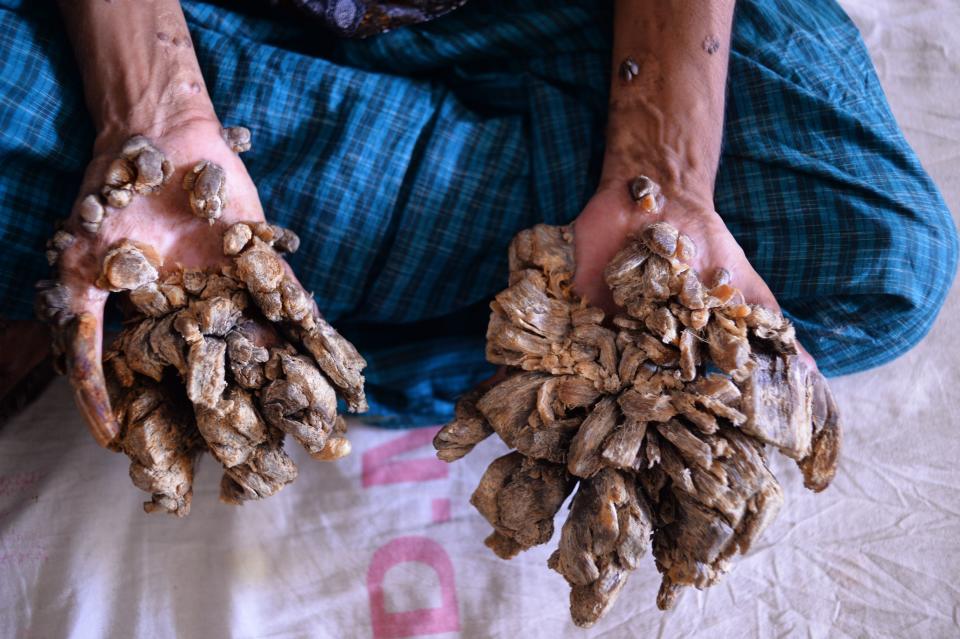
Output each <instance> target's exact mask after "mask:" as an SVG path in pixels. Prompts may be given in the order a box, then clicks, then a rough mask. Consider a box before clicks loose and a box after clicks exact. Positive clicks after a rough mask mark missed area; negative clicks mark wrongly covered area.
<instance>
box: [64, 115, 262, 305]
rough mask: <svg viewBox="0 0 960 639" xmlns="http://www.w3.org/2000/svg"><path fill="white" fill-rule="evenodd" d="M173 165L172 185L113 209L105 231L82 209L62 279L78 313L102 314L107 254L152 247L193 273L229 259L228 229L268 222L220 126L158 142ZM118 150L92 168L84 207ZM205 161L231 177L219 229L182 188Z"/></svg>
mask: <svg viewBox="0 0 960 639" xmlns="http://www.w3.org/2000/svg"><path fill="white" fill-rule="evenodd" d="M152 141H153V143H154V145H155V146H156V147H157V148H159V149H160V150H161V151H163V152H164V154H165V155H166V157H167V158H168V159H169V160H170V161H171V162H172V163H173V166H174V173H173V176H172V178H171V179H170V181H169V182H168V183H167V184H165V185H164V186H163V187H161V188H160V189H159V191H158V192H156V193H154V194H150V195H139V196H135V197H134V198H133V201H132V202H131V203H130V204H129V205H128V206H126V207H124V208H122V209H117V208H112V207H107V215H106V217H105V218H104V220H103V223H102V225H101V228H100V231H99V233H96V234H91V233H89V232H86V231H83V230H81V226H80V221H81V220H80V218H79V214H78V210H77V208H78V207H77V206H75V207H74V211H73V213H72V214H71V216H70V219H69V221H68V222H67V224H66V229H67V230H68V231H70V232H71V233H73V235H74V236H75V237H76V238H77V239H76V242H75V243H74V244H73V245H72V246H71V247H69V248H68V249H67V250H65V251H64V252H63V254H62V255H61V256H60V259H59V262H58V267H59V272H60V280H61V282H62V283H63V284H64V285H66V286H67V287H68V288H69V289H70V291H71V293H72V298H73V300H74V310H75V312H78V313H79V312H81V311H88V312H96V311H97V309H98V307H102V305H103V303H104V301H105V300H106V297H107V295H108V293H107V291H104V290H101V289H97V288H96V285H95V282H96V280H97V276H98V275H99V271H100V267H101V264H102V262H103V257H104V255H105V254H106V252H107V251H108V250H109V249H110V248H111V247H112V246H114V245H116V244H117V243H118V242H120V241H121V240H124V239H126V240H131V241H134V242H140V243H143V244H148V245H150V246H152V247H153V248H154V249H155V250H156V251H157V253H158V254H159V256H160V258H161V260H162V261H163V265H164V266H163V268H162V269H161V272H162V273H163V272H165V271H168V270H170V269H171V268H174V267H175V265H176V264H181V265H183V266H185V267H191V268H210V267H216V266H219V265H220V264H222V263H223V262H224V259H225V258H224V256H223V251H222V248H221V236H222V235H223V231H224V229H225V228H227V227H228V226H230V225H231V224H233V223H235V222H238V221H250V222H262V221H264V216H263V207H262V206H261V205H260V199H259V197H258V195H257V189H256V186H254V184H253V181H252V180H251V179H250V176H249V174H248V173H247V170H246V168H245V167H244V165H243V162H242V161H241V160H240V158H239V157H238V156H237V154H236V153H234V152H233V151H232V150H231V149H230V147H229V146H228V144H227V142H226V141H225V140H224V139H223V137H222V136H221V134H220V126H219V124H218V123H216V122H206V121H205V122H197V123H192V124H190V125H187V126H183V127H179V128H176V129H173V130H171V131H168V132H166V133H165V134H164V135H163V136H161V137H159V138H156V139H154V140H152ZM116 153H117V149H116V145H114V148H112V149H109V150H107V151H101V152H99V153H97V154H96V156H95V158H94V160H93V161H92V162H91V163H90V165H89V167H88V169H87V172H86V175H85V177H84V181H83V186H82V188H81V191H80V197H79V198H78V202H79V200H80V199H82V198H83V197H84V196H85V195H87V194H88V193H96V192H99V190H100V186H101V185H102V184H103V176H104V174H105V172H106V170H107V167H108V166H109V164H110V162H112V161H113V159H114V158H115V157H116ZM201 160H208V161H210V162H213V163H215V164H217V165H219V166H221V167H223V170H224V172H225V174H226V176H227V180H226V202H227V204H226V206H225V207H224V211H223V214H222V216H221V217H220V218H219V219H218V220H216V221H215V222H214V223H213V224H210V223H209V222H208V221H207V220H205V219H202V218H199V217H197V216H195V215H194V214H193V212H192V211H191V209H190V205H189V201H188V194H187V192H186V191H185V190H184V189H183V188H181V184H182V182H183V177H184V175H185V174H186V173H187V172H189V171H190V170H191V169H192V168H193V166H195V165H196V164H197V163H198V162H200V161H201Z"/></svg>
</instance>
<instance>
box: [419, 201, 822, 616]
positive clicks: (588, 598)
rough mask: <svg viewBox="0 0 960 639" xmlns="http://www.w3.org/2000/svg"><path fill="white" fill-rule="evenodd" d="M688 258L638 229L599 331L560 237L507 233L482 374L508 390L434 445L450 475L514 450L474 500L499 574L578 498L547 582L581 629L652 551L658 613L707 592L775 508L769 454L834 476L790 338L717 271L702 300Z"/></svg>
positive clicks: (682, 241)
mask: <svg viewBox="0 0 960 639" xmlns="http://www.w3.org/2000/svg"><path fill="white" fill-rule="evenodd" d="M640 187H643V185H642V184H641V185H638V189H639V190H641V191H642V190H643V189H642V188H640ZM644 188H645V187H644ZM646 195H649V192H647V193H645V194H643V196H642V197H646ZM695 255H696V246H695V245H694V243H693V241H692V240H691V238H689V237H688V236H686V235H684V234H683V233H679V232H678V231H677V229H675V228H673V227H672V226H670V225H669V224H666V223H663V222H658V223H655V224H651V225H650V226H648V227H647V228H646V229H644V231H643V232H642V233H641V234H640V236H639V237H638V238H634V239H632V240H630V241H629V242H628V244H627V246H626V247H625V248H624V249H623V250H622V251H620V253H618V254H617V255H616V256H615V257H614V258H613V259H612V260H611V262H610V264H609V265H608V266H607V268H606V271H605V273H604V276H605V279H606V282H607V284H608V286H609V287H610V289H611V293H612V295H613V299H614V301H615V302H616V303H617V304H618V305H619V306H620V307H622V308H623V309H624V310H623V312H621V313H620V314H618V315H616V316H614V317H612V318H605V316H604V313H603V312H602V311H600V310H599V309H596V308H592V307H590V306H589V305H588V304H587V303H586V302H584V301H583V300H579V299H577V298H576V297H575V296H574V295H573V293H572V292H571V289H570V282H571V280H572V277H573V272H574V260H573V227H551V226H545V225H538V226H536V227H534V228H532V229H528V230H525V231H522V232H521V233H519V234H518V235H517V237H516V238H514V240H513V242H512V244H511V246H510V254H509V259H510V280H509V284H510V285H509V287H508V288H507V289H506V290H504V291H502V292H500V293H499V294H498V295H497V296H496V297H495V299H494V301H493V302H492V303H491V305H490V306H491V309H492V313H491V316H490V324H489V329H488V332H487V359H488V360H489V361H490V362H492V363H494V364H499V365H503V366H506V367H507V369H506V375H504V376H503V377H502V378H501V379H499V380H498V381H497V382H496V383H495V384H492V385H490V384H489V383H488V385H487V386H486V387H484V388H480V389H477V390H475V391H473V392H471V393H468V394H466V395H465V396H464V397H462V398H461V399H460V401H459V402H458V403H457V409H456V419H455V420H454V421H453V422H451V423H450V424H447V425H446V426H444V428H442V429H441V430H440V431H439V433H437V436H436V438H435V439H434V445H435V447H436V448H437V451H438V453H437V455H438V457H439V458H440V459H443V460H445V461H453V460H456V459H459V458H460V457H462V456H463V455H465V454H466V453H467V452H469V451H470V450H471V449H472V448H473V447H474V445H476V444H477V443H478V442H479V441H481V440H483V439H484V438H485V437H487V436H488V435H490V434H491V433H496V434H497V435H498V436H499V437H500V438H501V439H502V440H503V441H504V442H505V443H506V444H507V445H508V446H509V447H510V448H512V449H514V452H512V453H510V454H509V455H507V456H505V457H501V458H500V459H498V460H496V461H494V462H493V464H491V466H490V468H489V469H488V470H487V473H486V474H485V475H484V478H483V480H482V481H481V484H480V487H479V488H478V489H477V492H476V493H474V496H473V498H472V500H471V502H472V503H473V504H474V505H475V506H476V507H477V509H478V510H479V511H480V512H481V514H482V515H483V516H484V517H485V518H486V519H487V520H488V521H489V522H490V523H491V525H493V527H494V533H493V535H491V537H490V538H489V539H488V540H487V545H488V546H490V547H491V548H492V549H493V550H494V551H495V552H496V553H497V554H498V555H500V556H501V557H505V558H509V557H511V556H513V555H514V554H516V553H517V552H519V551H521V550H524V549H526V548H529V547H530V546H532V545H534V544H538V543H545V542H547V541H549V538H550V533H551V532H552V517H553V514H554V513H555V512H556V511H557V510H558V509H559V507H560V504H561V503H562V501H563V497H565V496H566V494H567V492H568V491H569V490H570V488H571V487H572V486H573V484H574V483H578V487H577V489H576V493H575V497H574V499H573V505H572V507H571V510H570V513H569V515H568V516H567V520H566V523H565V524H564V526H563V532H562V534H561V536H560V544H559V548H558V549H557V551H556V552H555V553H554V554H553V556H552V557H551V558H550V561H549V565H550V567H551V568H553V569H555V570H557V571H558V572H560V573H561V574H562V575H563V576H564V577H565V578H566V579H567V581H568V582H569V583H570V587H571V594H570V610H571V614H572V616H573V619H574V621H575V622H576V623H577V624H578V625H581V626H589V625H591V624H592V623H594V622H595V621H596V620H597V619H598V618H599V617H600V616H601V615H603V613H604V612H605V611H606V610H608V609H609V607H610V606H611V605H612V604H613V602H614V600H615V599H616V597H617V595H618V593H619V592H620V590H621V588H622V587H623V584H624V583H625V581H626V579H627V576H628V575H629V572H630V571H631V570H632V569H633V568H635V567H636V565H637V562H638V559H639V556H640V555H642V554H643V553H644V552H645V550H646V549H647V548H648V547H649V546H651V541H652V549H653V555H654V559H655V560H656V565H657V568H658V569H659V570H660V572H661V573H662V575H663V582H662V585H661V589H660V593H659V595H658V598H657V603H658V605H659V606H660V607H661V608H669V607H670V606H671V605H673V602H674V601H675V599H676V597H677V595H678V593H679V592H680V590H681V589H682V588H683V587H684V586H693V587H696V588H706V587H708V586H710V585H712V584H714V583H716V581H717V580H718V579H719V578H720V577H721V576H722V575H723V574H724V573H726V572H727V571H728V570H729V569H730V568H731V566H732V562H733V559H734V557H735V556H736V555H737V554H738V553H744V552H746V551H747V550H748V549H749V548H750V545H751V544H752V543H753V541H754V540H756V539H757V537H758V536H759V535H760V534H761V533H762V532H763V530H764V529H765V528H766V526H767V525H768V524H769V523H770V522H771V521H772V520H773V519H774V517H775V516H776V514H777V512H778V510H779V508H780V506H781V504H782V501H783V495H782V491H781V489H780V485H779V484H778V483H777V480H776V478H775V477H774V476H773V475H772V474H771V473H770V471H769V470H768V468H767V464H766V458H765V454H764V445H765V444H772V445H773V446H775V447H776V448H777V449H779V450H780V451H781V452H782V453H783V454H785V455H787V456H789V457H791V458H792V459H794V460H796V461H797V464H798V466H799V467H800V469H801V471H802V472H803V475H804V483H805V485H806V486H807V487H808V488H810V489H812V490H822V489H823V488H825V487H826V486H827V485H828V484H829V483H830V480H831V479H832V478H833V475H834V473H835V472H836V464H837V458H838V454H839V447H840V437H841V431H840V422H839V415H838V411H837V407H836V404H835V403H834V401H833V398H832V395H831V394H830V391H829V388H828V387H827V384H826V381H825V380H824V379H823V377H822V376H821V375H820V373H819V372H817V371H816V370H811V369H809V368H808V367H807V366H806V365H805V364H804V363H803V361H802V360H801V359H800V358H799V356H798V354H797V353H798V351H797V343H796V337H795V334H794V331H793V327H792V325H791V324H790V322H789V321H788V320H787V319H785V318H784V317H783V316H782V315H781V314H780V313H779V312H775V311H771V310H770V309H766V308H763V307H760V306H752V305H747V304H744V303H742V299H743V296H742V295H741V294H740V293H739V291H737V290H736V289H735V288H733V287H732V286H731V285H730V283H729V280H730V275H729V273H728V272H727V271H726V270H725V269H719V270H718V272H717V273H715V274H713V277H712V278H711V281H710V282H709V283H704V282H703V281H702V280H700V278H699V277H698V276H697V274H696V273H695V272H694V271H693V270H691V269H690V267H689V261H690V260H692V259H693V257H694V256H695ZM605 320H608V321H605Z"/></svg>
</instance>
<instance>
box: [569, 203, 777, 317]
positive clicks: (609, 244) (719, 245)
mask: <svg viewBox="0 0 960 639" xmlns="http://www.w3.org/2000/svg"><path fill="white" fill-rule="evenodd" d="M660 221H662V222H667V223H669V224H671V225H673V226H674V227H676V228H677V229H679V230H680V231H681V232H683V233H686V234H687V235H689V236H690V237H691V238H693V240H694V242H695V243H696V246H697V253H696V256H695V257H694V258H693V259H692V260H691V263H692V266H693V268H694V269H696V271H697V272H698V273H699V275H700V277H701V278H703V279H709V278H710V277H711V276H712V274H713V273H714V272H715V271H716V270H717V269H719V268H725V269H727V270H728V271H729V272H730V274H731V283H732V284H733V285H734V286H736V287H737V288H739V289H740V290H741V291H742V292H743V295H744V298H745V301H746V302H749V303H752V304H761V305H763V306H766V307H768V308H772V309H779V305H778V304H777V301H776V298H775V297H774V296H773V293H772V292H771V291H770V288H769V287H768V286H767V284H766V282H764V281H763V279H762V278H761V277H760V275H759V274H758V273H757V272H756V270H754V268H753V266H751V264H750V262H749V261H748V260H747V256H746V255H745V254H744V252H743V249H742V248H740V245H739V244H738V243H737V241H736V239H734V237H733V235H732V234H731V233H730V231H729V230H728V229H727V227H726V225H725V224H724V223H723V220H722V219H721V218H720V215H719V214H718V213H717V212H716V211H714V210H713V208H712V207H710V208H709V209H704V208H700V207H695V206H692V205H689V206H684V205H681V204H678V203H674V202H670V201H668V202H667V203H666V206H665V207H664V209H663V211H662V212H661V213H657V214H650V213H643V212H641V211H640V209H639V207H637V205H636V204H635V203H634V202H633V201H632V200H631V199H630V196H629V193H628V192H627V190H626V189H616V188H607V189H602V190H600V191H598V192H597V194H596V195H594V196H593V198H591V200H590V201H589V202H588V203H587V205H586V207H584V209H583V211H582V212H581V213H580V215H579V217H577V220H576V233H575V234H574V238H575V242H576V260H577V272H576V275H575V277H574V288H575V289H576V291H577V293H578V294H580V295H581V296H584V297H586V298H587V299H588V300H590V302H591V303H592V304H594V305H596V306H599V307H600V308H602V309H604V310H605V311H607V312H611V311H614V310H615V305H614V303H613V298H612V297H611V294H610V289H609V287H608V286H607V285H606V282H604V279H603V270H604V268H605V267H606V265H607V264H608V263H609V262H610V260H611V259H612V258H613V256H614V255H616V253H617V252H618V251H619V250H620V249H622V248H623V246H624V245H625V244H626V241H627V238H628V237H629V236H630V235H632V234H636V233H638V232H640V231H641V230H642V229H643V228H644V227H646V226H647V225H649V224H652V223H654V222H660Z"/></svg>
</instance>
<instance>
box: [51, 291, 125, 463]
mask: <svg viewBox="0 0 960 639" xmlns="http://www.w3.org/2000/svg"><path fill="white" fill-rule="evenodd" d="M66 330H67V334H66V335H65V342H66V343H65V353H64V354H65V356H66V367H67V376H68V378H69V380H70V384H71V385H72V386H73V391H74V397H75V398H76V401H77V406H78V407H79V409H80V413H81V414H82V415H83V418H84V419H85V420H86V422H87V426H88V427H89V428H90V433H91V434H92V435H93V438H94V439H95V440H96V442H97V443H98V444H100V445H101V446H103V447H106V448H109V447H111V446H113V445H114V444H115V442H116V439H117V437H118V435H119V434H120V426H119V424H118V423H117V420H116V418H115V417H114V414H113V411H112V410H111V407H110V397H109V395H108V394H107V385H106V381H105V379H104V376H103V366H102V364H101V350H102V343H103V303H102V302H101V303H98V304H96V305H95V306H93V307H91V308H88V309H86V310H84V311H82V312H80V313H78V314H77V317H76V319H75V320H73V322H72V323H71V325H70V326H69V327H67V329H66Z"/></svg>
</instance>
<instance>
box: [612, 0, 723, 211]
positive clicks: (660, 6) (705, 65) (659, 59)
mask: <svg viewBox="0 0 960 639" xmlns="http://www.w3.org/2000/svg"><path fill="white" fill-rule="evenodd" d="M733 8H734V1H733V0H658V1H656V2H648V1H642V0H618V2H617V3H616V8H615V19H614V44H613V59H612V65H613V73H612V79H611V89H610V115H609V123H608V129H607V153H606V157H605V160H604V167H603V176H602V180H601V181H602V184H601V188H603V187H613V188H622V189H627V184H628V183H629V181H630V180H631V179H632V178H634V177H636V176H637V175H640V174H645V175H648V176H650V177H651V178H653V179H654V180H655V181H657V182H658V183H659V184H660V185H661V187H662V188H663V190H664V193H665V194H666V196H667V198H668V199H672V200H674V201H677V200H678V199H680V200H684V199H691V200H694V201H696V202H698V203H706V202H709V201H711V200H712V197H713V185H714V179H715V177H716V170H717V162H718V160H719V157H720V144H721V138H722V131H723V105H724V91H725V86H726V76H727V61H728V57H729V42H730V28H731V23H732V18H733ZM628 59H629V60H633V61H634V62H635V65H636V66H635V67H634V66H633V65H631V64H629V63H628V64H626V65H625V64H624V62H625V61H626V60H628ZM626 69H634V70H636V75H633V74H632V73H624V71H625V70H626Z"/></svg>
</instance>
